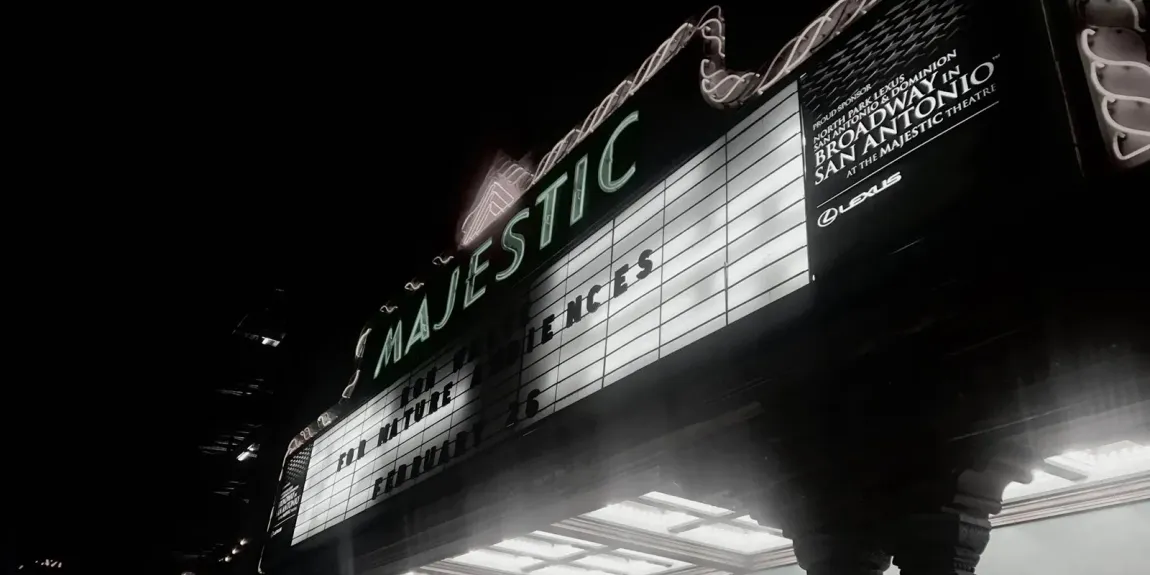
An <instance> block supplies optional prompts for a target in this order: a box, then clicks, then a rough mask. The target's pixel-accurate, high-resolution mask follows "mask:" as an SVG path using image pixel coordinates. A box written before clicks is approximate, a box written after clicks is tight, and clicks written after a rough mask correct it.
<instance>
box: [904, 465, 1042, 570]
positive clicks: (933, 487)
mask: <svg viewBox="0 0 1150 575" xmlns="http://www.w3.org/2000/svg"><path fill="white" fill-rule="evenodd" d="M1029 464H1030V458H1029V457H1026V456H1025V455H1024V454H1023V453H1022V452H1020V451H1015V452H1004V451H1002V450H999V451H998V452H997V453H996V454H994V455H993V456H992V457H990V458H988V459H985V460H983V461H981V462H975V463H973V464H970V465H967V466H963V467H958V468H954V469H951V470H949V471H942V472H939V473H937V474H936V475H935V476H934V477H924V478H922V480H920V481H917V482H915V484H914V487H913V488H911V489H909V490H907V493H906V497H905V498H902V499H901V500H900V501H899V502H898V506H899V508H901V509H904V510H905V512H903V513H900V514H896V515H895V516H894V517H892V520H891V523H890V525H889V528H890V530H889V532H888V534H887V535H886V537H885V538H886V545H885V547H886V548H887V549H890V551H891V552H892V553H893V555H894V564H895V565H897V566H898V568H899V569H900V570H901V572H902V575H973V574H974V573H975V567H977V566H978V561H979V559H980V558H981V557H982V552H983V551H985V550H986V546H987V544H988V543H989V542H990V516H991V515H993V514H996V513H998V512H999V511H1001V510H1002V492H1003V490H1004V489H1006V486H1007V484H1009V483H1010V482H1011V481H1020V482H1029V481H1030V471H1029V469H1030V465H1029Z"/></svg>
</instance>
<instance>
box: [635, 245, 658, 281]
mask: <svg viewBox="0 0 1150 575" xmlns="http://www.w3.org/2000/svg"><path fill="white" fill-rule="evenodd" d="M653 253H655V252H654V251H652V250H643V252H642V253H640V254H639V269H640V271H639V273H638V274H636V276H635V277H637V278H638V279H643V278H645V277H647V276H649V275H651V270H653V269H655V263H654V262H652V261H651V254H653Z"/></svg>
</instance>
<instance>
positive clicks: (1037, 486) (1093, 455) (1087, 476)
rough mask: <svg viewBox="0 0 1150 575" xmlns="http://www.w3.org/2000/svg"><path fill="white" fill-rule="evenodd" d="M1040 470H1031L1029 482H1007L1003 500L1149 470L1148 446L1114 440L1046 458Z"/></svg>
mask: <svg viewBox="0 0 1150 575" xmlns="http://www.w3.org/2000/svg"><path fill="white" fill-rule="evenodd" d="M1043 463H1044V464H1043V465H1042V467H1041V468H1040V469H1035V470H1034V480H1033V481H1031V482H1030V483H1029V484H1025V485H1023V484H1021V483H1011V484H1010V485H1008V486H1007V487H1006V492H1005V493H1004V494H1003V501H1004V502H1006V503H1010V502H1012V501H1017V500H1020V499H1025V498H1030V497H1034V496H1038V495H1045V494H1049V493H1054V492H1058V491H1060V490H1063V489H1072V488H1077V487H1081V486H1089V485H1090V484H1092V483H1099V482H1102V481H1106V480H1108V479H1115V478H1118V477H1124V476H1128V475H1134V474H1138V473H1146V472H1150V447H1147V446H1145V445H1139V444H1137V443H1135V442H1133V441H1118V442H1115V443H1111V444H1108V445H1103V446H1101V447H1095V448H1093V449H1081V450H1075V451H1067V452H1065V453H1063V454H1062V455H1055V456H1054V457H1048V458H1046V461H1045V462H1043Z"/></svg>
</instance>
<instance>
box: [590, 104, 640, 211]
mask: <svg viewBox="0 0 1150 575" xmlns="http://www.w3.org/2000/svg"><path fill="white" fill-rule="evenodd" d="M638 121H639V111H638V110H636V111H634V112H631V113H630V114H628V115H627V117H626V118H623V121H622V122H619V125H618V126H615V131H614V132H611V137H610V138H608V139H607V145H606V146H604V147H603V154H602V155H601V156H600V157H599V188H600V189H601V190H603V191H604V192H607V193H608V194H610V193H614V192H617V191H619V190H620V189H622V188H623V186H625V185H626V184H627V182H628V181H629V180H630V179H631V176H634V175H635V163H634V162H632V163H631V167H629V168H627V171H625V172H623V175H622V176H619V177H618V178H614V177H612V176H611V171H612V167H613V166H614V164H615V141H616V140H618V139H619V135H620V134H622V133H623V130H626V129H627V126H630V125H631V124H634V123H635V122H638Z"/></svg>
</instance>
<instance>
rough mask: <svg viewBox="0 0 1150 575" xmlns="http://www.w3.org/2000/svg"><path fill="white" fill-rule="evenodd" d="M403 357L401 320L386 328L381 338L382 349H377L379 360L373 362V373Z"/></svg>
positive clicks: (376, 374) (377, 374)
mask: <svg viewBox="0 0 1150 575" xmlns="http://www.w3.org/2000/svg"><path fill="white" fill-rule="evenodd" d="M401 357H403V320H400V321H398V322H396V324H395V325H394V326H392V327H389V328H387V337H386V338H385V339H384V340H383V349H382V350H380V351H379V360H378V361H376V362H375V375H374V376H373V377H379V371H380V370H381V369H383V367H384V366H385V365H387V364H389V363H395V362H397V361H399V359H400V358H401Z"/></svg>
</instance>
